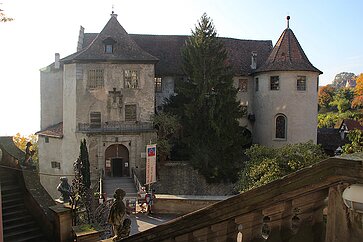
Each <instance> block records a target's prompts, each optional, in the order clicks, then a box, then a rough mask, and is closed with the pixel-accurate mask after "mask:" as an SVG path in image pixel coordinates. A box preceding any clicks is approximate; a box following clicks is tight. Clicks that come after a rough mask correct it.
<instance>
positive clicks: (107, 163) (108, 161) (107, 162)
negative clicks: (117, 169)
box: [106, 160, 111, 168]
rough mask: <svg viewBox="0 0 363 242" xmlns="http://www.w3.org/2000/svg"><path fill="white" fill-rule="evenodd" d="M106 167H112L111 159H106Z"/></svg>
mask: <svg viewBox="0 0 363 242" xmlns="http://www.w3.org/2000/svg"><path fill="white" fill-rule="evenodd" d="M106 167H107V168H109V167H111V160H106Z"/></svg>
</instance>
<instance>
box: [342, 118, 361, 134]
mask: <svg viewBox="0 0 363 242" xmlns="http://www.w3.org/2000/svg"><path fill="white" fill-rule="evenodd" d="M343 124H345V126H346V127H347V129H348V131H350V130H354V129H359V130H362V131H363V126H362V125H361V124H360V123H359V121H357V120H353V119H344V120H343V122H342V123H341V125H340V127H339V128H342V126H343Z"/></svg>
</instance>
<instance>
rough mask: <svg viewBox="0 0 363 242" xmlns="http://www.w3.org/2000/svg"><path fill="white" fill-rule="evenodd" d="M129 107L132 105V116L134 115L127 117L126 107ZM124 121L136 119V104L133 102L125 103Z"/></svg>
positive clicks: (134, 120)
mask: <svg viewBox="0 0 363 242" xmlns="http://www.w3.org/2000/svg"><path fill="white" fill-rule="evenodd" d="M129 107H134V108H135V112H134V115H133V116H132V117H135V118H132V117H131V118H130V117H127V114H128V113H127V112H128V111H127V109H128V108H129ZM124 117H125V122H136V121H137V105H136V104H134V103H128V104H125V116H124Z"/></svg>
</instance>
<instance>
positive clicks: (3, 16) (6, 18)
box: [0, 9, 14, 22]
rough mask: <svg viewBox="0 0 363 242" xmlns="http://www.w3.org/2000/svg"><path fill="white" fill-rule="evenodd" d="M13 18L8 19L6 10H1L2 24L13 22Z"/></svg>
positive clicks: (0, 19) (0, 20)
mask: <svg viewBox="0 0 363 242" xmlns="http://www.w3.org/2000/svg"><path fill="white" fill-rule="evenodd" d="M13 20H14V19H13V18H10V17H7V16H6V15H5V13H4V10H2V9H0V22H10V21H13Z"/></svg>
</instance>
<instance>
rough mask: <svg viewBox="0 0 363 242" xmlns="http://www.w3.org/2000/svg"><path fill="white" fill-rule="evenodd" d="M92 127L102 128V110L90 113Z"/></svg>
mask: <svg viewBox="0 0 363 242" xmlns="http://www.w3.org/2000/svg"><path fill="white" fill-rule="evenodd" d="M90 128H91V129H99V128H101V113H100V112H92V113H90Z"/></svg>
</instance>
